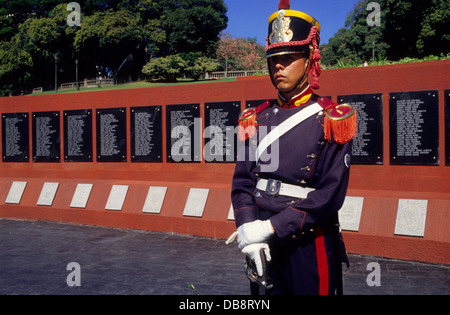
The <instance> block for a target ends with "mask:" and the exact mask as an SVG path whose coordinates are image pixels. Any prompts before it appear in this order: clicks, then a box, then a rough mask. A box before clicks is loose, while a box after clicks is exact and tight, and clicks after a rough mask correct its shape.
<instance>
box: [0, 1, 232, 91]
mask: <svg viewBox="0 0 450 315" xmlns="http://www.w3.org/2000/svg"><path fill="white" fill-rule="evenodd" d="M60 2H61V1H59V0H39V1H38V0H0V50H1V53H2V56H14V55H17V57H18V58H13V57H8V58H4V59H3V58H2V60H1V65H0V68H1V71H2V72H1V76H2V78H11V79H8V80H3V79H2V80H1V81H0V90H2V91H13V92H12V93H20V91H22V90H26V89H31V88H33V87H37V86H43V87H44V89H49V88H53V84H54V74H53V73H54V72H53V67H54V63H55V61H54V57H53V56H54V55H57V56H58V81H60V82H72V81H74V80H75V75H74V73H75V59H78V61H79V77H80V78H95V77H97V76H98V75H100V76H103V77H105V76H110V77H115V78H120V77H122V78H128V77H129V76H131V77H133V78H134V79H137V78H138V77H139V76H140V75H141V74H142V72H141V70H142V67H143V66H144V65H145V64H146V63H147V62H148V61H149V60H153V59H155V58H159V57H166V56H171V55H177V54H180V53H189V52H200V53H201V54H202V56H204V57H208V58H212V57H214V54H215V51H216V47H217V44H218V41H219V34H220V32H221V31H222V30H223V29H225V28H226V26H227V22H228V18H227V17H226V12H227V8H226V6H225V4H224V0H202V1H198V0H89V1H82V2H80V5H81V27H70V26H68V25H67V23H66V20H67V16H68V15H69V11H67V3H60ZM68 2H69V1H68ZM25 56H26V58H25ZM205 60H206V59H204V61H205ZM201 64H202V65H206V64H209V65H211V62H210V60H209V62H202V63H201ZM190 67H192V68H190V69H191V70H189V71H191V72H192V75H193V76H198V73H199V71H200V70H199V69H200V67H201V66H200V64H199V63H194V64H192V65H191V66H190ZM21 71H22V72H23V75H22V76H23V77H21V78H18V77H17V76H16V75H17V74H20V73H21ZM184 71H187V70H186V69H184ZM9 72H10V73H9ZM194 73H195V75H194ZM11 80H13V81H11ZM5 93H10V92H3V93H2V94H1V95H4V94H5Z"/></svg>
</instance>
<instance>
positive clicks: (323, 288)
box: [316, 228, 328, 295]
mask: <svg viewBox="0 0 450 315" xmlns="http://www.w3.org/2000/svg"><path fill="white" fill-rule="evenodd" d="M316 252H317V267H318V271H319V294H320V295H327V294H328V261H327V252H326V250H325V239H324V237H323V231H322V229H320V228H318V229H317V230H316Z"/></svg>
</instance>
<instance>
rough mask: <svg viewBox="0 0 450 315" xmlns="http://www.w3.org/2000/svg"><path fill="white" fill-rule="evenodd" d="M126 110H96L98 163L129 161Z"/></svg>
mask: <svg viewBox="0 0 450 315" xmlns="http://www.w3.org/2000/svg"><path fill="white" fill-rule="evenodd" d="M126 118H127V113H126V108H125V107H124V108H103V109H97V110H96V122H97V128H96V131H97V162H126V161H127V137H126V135H127V128H126V124H127V122H126Z"/></svg>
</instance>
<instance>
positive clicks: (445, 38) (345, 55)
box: [321, 0, 450, 65]
mask: <svg viewBox="0 0 450 315" xmlns="http://www.w3.org/2000/svg"><path fill="white" fill-rule="evenodd" d="M371 2H376V3H378V4H379V5H380V11H379V14H380V16H379V17H380V24H379V25H373V26H371V25H369V23H368V22H367V19H368V15H369V14H371V13H373V12H374V11H373V9H371V8H370V6H369V8H368V5H369V3H371ZM449 47H450V2H449V1H442V0H376V1H373V0H361V1H359V2H358V3H357V4H356V5H355V8H354V9H353V11H352V12H351V13H350V14H349V15H348V17H347V20H346V22H345V27H343V28H341V29H339V30H338V32H337V33H336V34H335V35H334V37H332V38H330V40H329V42H328V44H324V45H322V46H321V49H322V62H323V63H324V64H326V65H335V64H337V63H339V62H340V63H352V62H354V63H362V62H363V61H364V60H370V59H372V58H373V57H375V59H389V60H399V59H402V58H405V57H411V58H423V57H426V56H429V55H437V56H439V55H441V54H444V55H446V54H448V53H449V52H450V48H449Z"/></svg>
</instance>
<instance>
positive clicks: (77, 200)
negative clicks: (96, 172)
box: [70, 184, 93, 209]
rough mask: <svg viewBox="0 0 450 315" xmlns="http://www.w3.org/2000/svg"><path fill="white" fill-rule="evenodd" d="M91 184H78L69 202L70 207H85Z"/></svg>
mask: <svg viewBox="0 0 450 315" xmlns="http://www.w3.org/2000/svg"><path fill="white" fill-rule="evenodd" d="M92 186H93V185H92V184H78V185H77V189H76V190H75V193H74V194H73V197H72V202H71V203H70V207H71V208H83V209H84V208H86V204H87V202H88V200H89V196H90V194H91V190H92Z"/></svg>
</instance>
